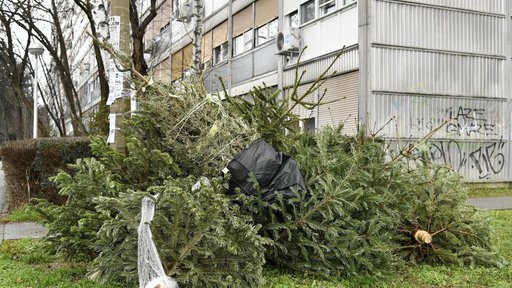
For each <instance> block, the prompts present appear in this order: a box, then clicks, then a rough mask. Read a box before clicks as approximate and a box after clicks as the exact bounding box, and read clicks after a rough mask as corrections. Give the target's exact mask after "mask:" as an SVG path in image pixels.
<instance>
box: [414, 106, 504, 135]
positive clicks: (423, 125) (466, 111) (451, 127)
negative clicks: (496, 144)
mask: <svg viewBox="0 0 512 288" xmlns="http://www.w3.org/2000/svg"><path fill="white" fill-rule="evenodd" d="M442 114H443V115H442V116H441V115H440V116H430V117H412V116H411V118H410V119H409V125H410V127H411V129H412V130H413V131H414V132H417V133H425V132H430V131H432V130H434V129H436V128H437V127H439V126H441V125H443V123H445V122H447V124H446V125H445V127H443V130H444V131H445V132H446V134H448V135H452V136H468V137H479V136H497V135H498V133H497V123H496V122H495V121H494V120H492V119H489V117H488V115H489V114H490V113H488V111H486V109H484V108H468V107H462V106H459V107H449V108H448V109H446V110H444V113H442Z"/></svg>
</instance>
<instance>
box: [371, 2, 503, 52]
mask: <svg viewBox="0 0 512 288" xmlns="http://www.w3.org/2000/svg"><path fill="white" fill-rule="evenodd" d="M468 2H479V1H468ZM482 2H485V1H482ZM504 18H505V16H495V15H486V14H478V13H471V12H469V13H468V12H467V11H457V10H450V9H440V8H436V7H424V6H416V5H405V4H404V3H401V2H382V1H377V2H376V3H375V11H374V19H375V24H376V25H375V26H374V29H373V30H372V31H373V35H372V38H373V39H374V40H375V42H377V43H387V44H391V45H400V46H412V47H422V48H430V49H440V50H450V51H461V52H470V53H479V54H490V55H504V53H505V37H501V35H503V32H504V30H505V27H504V26H505V23H506V22H505V21H504Z"/></svg>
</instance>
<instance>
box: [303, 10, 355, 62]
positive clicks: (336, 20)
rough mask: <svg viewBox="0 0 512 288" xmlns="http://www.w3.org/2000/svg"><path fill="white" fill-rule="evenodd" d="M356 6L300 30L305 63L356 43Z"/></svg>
mask: <svg viewBox="0 0 512 288" xmlns="http://www.w3.org/2000/svg"><path fill="white" fill-rule="evenodd" d="M357 13H358V12H357V6H353V7H350V8H349V9H346V10H341V11H339V12H337V13H334V14H333V15H330V16H328V17H325V18H322V19H320V20H318V21H316V22H314V23H312V24H310V25H307V26H305V27H304V28H302V29H301V30H302V31H301V33H302V47H305V46H307V47H308V48H307V49H306V50H305V51H304V54H303V55H302V59H301V60H302V61H307V60H310V59H313V58H316V57H319V56H321V55H325V54H327V53H330V52H333V51H336V50H339V49H340V48H341V47H343V46H346V47H348V46H352V45H355V44H357V43H358V41H359V40H358V32H357V19H358V18H357Z"/></svg>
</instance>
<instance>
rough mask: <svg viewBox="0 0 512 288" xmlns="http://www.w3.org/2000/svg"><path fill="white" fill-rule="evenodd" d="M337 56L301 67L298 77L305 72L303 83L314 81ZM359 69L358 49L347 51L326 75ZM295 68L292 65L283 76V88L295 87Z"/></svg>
mask: <svg viewBox="0 0 512 288" xmlns="http://www.w3.org/2000/svg"><path fill="white" fill-rule="evenodd" d="M335 57H336V55H332V56H329V57H325V58H323V59H319V60H317V61H314V62H310V63H306V64H302V65H300V66H299V70H298V75H299V76H300V75H301V74H302V73H303V72H304V76H303V78H302V82H309V81H313V80H315V79H316V78H318V76H319V75H320V74H322V73H323V72H324V71H325V69H327V67H329V65H330V64H331V63H332V62H333V61H334V59H335ZM358 67H359V55H358V50H357V47H353V48H351V49H348V50H346V51H345V52H344V53H343V54H342V55H341V56H340V58H338V59H337V60H336V62H335V63H334V64H333V66H332V67H331V69H330V70H329V71H328V73H327V74H326V75H330V74H332V73H334V72H338V73H342V72H345V71H350V70H354V69H357V68H358ZM295 68H296V67H295V66H294V65H290V66H288V67H287V68H286V70H285V72H284V74H283V86H284V87H288V86H291V85H293V83H294V82H295V73H296V71H295Z"/></svg>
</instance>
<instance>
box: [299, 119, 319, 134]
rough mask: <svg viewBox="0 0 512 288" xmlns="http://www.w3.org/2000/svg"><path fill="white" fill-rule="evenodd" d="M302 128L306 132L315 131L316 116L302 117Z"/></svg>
mask: <svg viewBox="0 0 512 288" xmlns="http://www.w3.org/2000/svg"><path fill="white" fill-rule="evenodd" d="M300 124H301V126H302V127H301V128H302V131H303V132H304V133H315V130H316V121H315V117H312V118H305V119H301V123H300Z"/></svg>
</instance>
